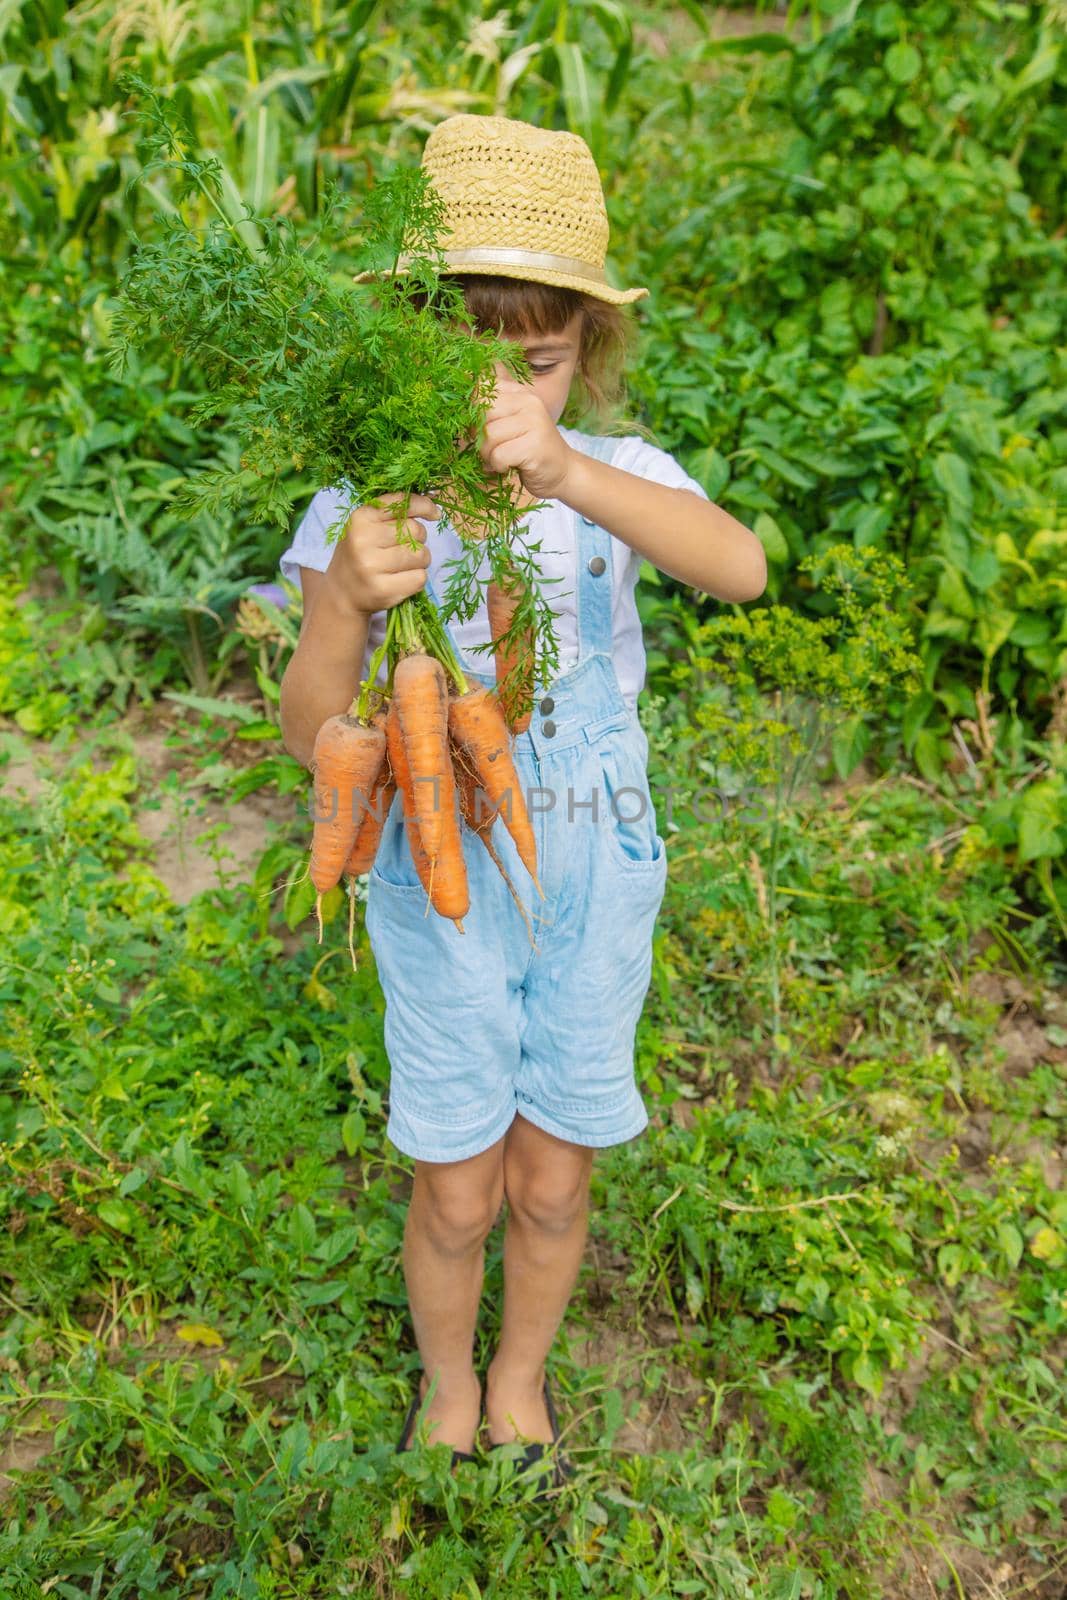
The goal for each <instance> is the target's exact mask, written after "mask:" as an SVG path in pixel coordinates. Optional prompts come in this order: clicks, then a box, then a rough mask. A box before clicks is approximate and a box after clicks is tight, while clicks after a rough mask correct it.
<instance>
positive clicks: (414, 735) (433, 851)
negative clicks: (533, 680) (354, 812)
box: [393, 653, 458, 862]
mask: <svg viewBox="0 0 1067 1600" xmlns="http://www.w3.org/2000/svg"><path fill="white" fill-rule="evenodd" d="M393 698H394V701H395V703H396V713H397V716H398V718H399V719H400V728H401V732H402V733H403V735H404V753H405V755H406V756H407V765H408V773H409V777H410V785H411V799H412V804H413V806H414V810H415V816H416V817H417V818H418V823H419V838H420V839H421V840H422V847H423V849H424V850H425V851H426V854H427V855H428V856H429V858H430V860H431V862H436V860H437V858H438V856H439V855H440V854H441V845H442V841H443V839H444V835H445V830H446V827H447V819H448V817H450V816H451V817H453V818H454V817H455V810H456V791H455V784H454V781H453V778H452V763H451V761H450V760H449V756H448V688H447V684H446V682H445V669H444V667H442V665H441V663H440V662H439V661H438V660H436V659H435V658H434V657H433V656H427V655H423V654H421V653H419V654H415V655H410V656H404V657H403V659H402V660H400V661H398V662H397V665H396V671H395V673H394V674H393ZM457 836H458V835H457Z"/></svg>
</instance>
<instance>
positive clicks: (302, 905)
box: [282, 876, 315, 932]
mask: <svg viewBox="0 0 1067 1600" xmlns="http://www.w3.org/2000/svg"><path fill="white" fill-rule="evenodd" d="M314 904H315V885H314V884H313V883H312V881H311V879H310V878H309V877H306V876H305V877H303V878H298V879H297V880H296V881H295V882H294V883H290V884H289V886H288V887H287V889H286V891H285V900H284V903H283V912H282V914H283V916H284V917H285V925H286V927H287V928H288V929H289V931H290V932H292V931H293V930H294V929H295V928H297V927H299V925H300V923H301V922H303V920H304V918H305V917H306V916H307V914H308V912H309V911H310V910H311V908H312V907H313V906H314Z"/></svg>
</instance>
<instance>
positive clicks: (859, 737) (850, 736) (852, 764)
mask: <svg viewBox="0 0 1067 1600" xmlns="http://www.w3.org/2000/svg"><path fill="white" fill-rule="evenodd" d="M870 743H871V730H870V728H869V727H868V726H867V722H866V720H865V717H864V713H863V712H862V711H861V712H858V713H857V714H856V715H855V716H854V717H850V718H849V719H848V721H847V722H843V723H841V724H840V725H839V726H838V727H837V728H835V729H834V732H833V736H832V738H831V740H830V749H831V753H832V755H833V760H834V770H835V771H836V773H837V775H838V777H839V778H840V779H841V781H842V783H843V782H844V781H845V779H846V778H847V777H848V775H849V773H850V772H854V771H855V769H856V768H857V767H858V766H859V764H860V762H861V761H862V760H863V758H864V756H865V755H866V753H867V751H868V749H869V748H870Z"/></svg>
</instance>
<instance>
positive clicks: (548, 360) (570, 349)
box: [497, 311, 582, 422]
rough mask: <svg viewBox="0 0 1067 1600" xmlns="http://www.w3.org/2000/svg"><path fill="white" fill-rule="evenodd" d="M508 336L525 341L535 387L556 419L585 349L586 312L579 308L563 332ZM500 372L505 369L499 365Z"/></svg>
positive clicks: (506, 334) (560, 414) (520, 342)
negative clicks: (583, 338) (583, 323)
mask: <svg viewBox="0 0 1067 1600" xmlns="http://www.w3.org/2000/svg"><path fill="white" fill-rule="evenodd" d="M504 338H505V339H508V340H510V341H511V342H512V343H513V344H521V345H522V347H523V349H524V350H525V351H526V359H527V360H528V361H529V363H530V370H531V372H532V374H533V389H534V391H535V393H536V394H537V395H538V396H539V397H540V399H541V401H542V403H543V404H544V408H545V410H546V411H547V412H548V414H549V416H550V417H551V418H552V421H553V422H558V421H559V419H560V417H561V416H562V415H563V412H564V409H565V408H566V405H567V396H568V395H569V394H570V392H571V384H572V382H573V381H574V374H575V373H576V372H577V370H578V357H579V355H580V354H581V348H582V313H581V312H580V311H576V312H575V313H574V315H573V317H572V318H571V320H570V321H569V322H568V323H567V325H566V327H564V328H561V329H560V331H559V333H508V332H505V334H504ZM497 371H498V375H500V374H503V372H504V368H503V367H502V366H501V367H498V369H497Z"/></svg>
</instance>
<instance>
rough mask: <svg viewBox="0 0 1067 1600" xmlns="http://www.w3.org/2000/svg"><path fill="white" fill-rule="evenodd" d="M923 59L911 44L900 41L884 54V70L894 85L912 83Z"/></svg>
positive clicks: (917, 74)
mask: <svg viewBox="0 0 1067 1600" xmlns="http://www.w3.org/2000/svg"><path fill="white" fill-rule="evenodd" d="M922 65H923V58H922V56H921V55H920V54H919V52H918V50H916V48H915V46H914V45H913V44H906V43H904V42H903V41H900V42H899V43H897V44H891V45H890V46H889V49H888V50H887V51H886V53H885V70H886V72H887V73H888V74H889V76H890V77H891V78H892V80H893V82H894V83H901V84H903V83H912V82H914V80H915V79H916V78H917V77H918V76H919V73H920V72H921V71H922Z"/></svg>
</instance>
